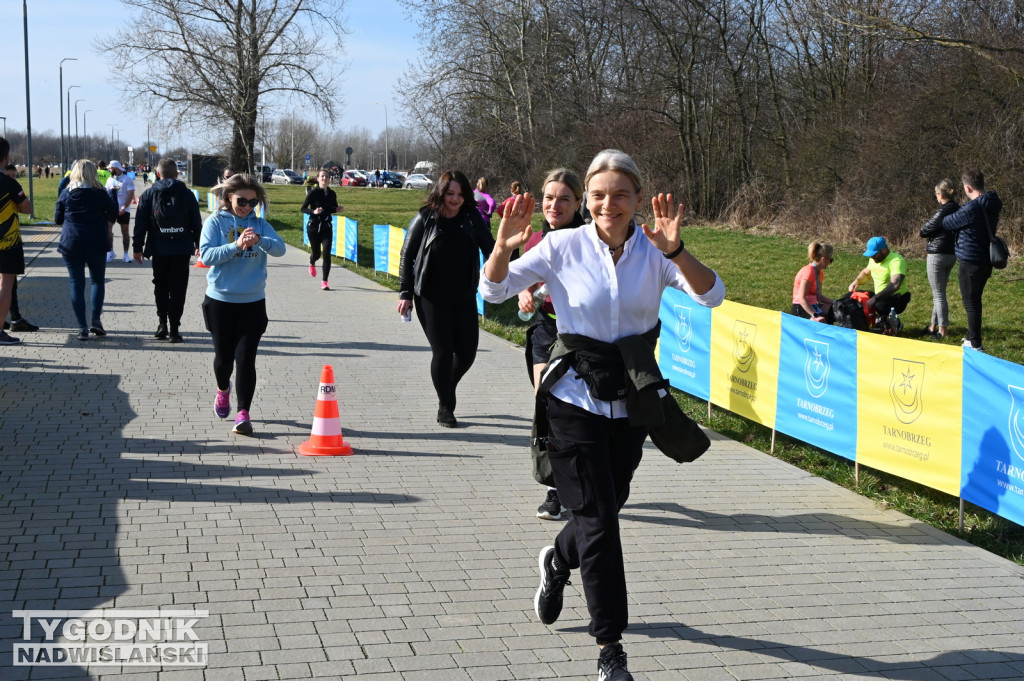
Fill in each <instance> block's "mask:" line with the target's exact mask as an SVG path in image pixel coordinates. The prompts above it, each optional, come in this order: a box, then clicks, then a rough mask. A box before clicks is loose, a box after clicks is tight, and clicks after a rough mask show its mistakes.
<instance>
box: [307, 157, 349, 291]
mask: <svg viewBox="0 0 1024 681" xmlns="http://www.w3.org/2000/svg"><path fill="white" fill-rule="evenodd" d="M316 180H317V184H318V185H319V186H317V187H316V188H315V189H312V190H310V192H309V193H308V194H306V200H305V201H303V202H302V212H303V213H305V214H307V215H308V216H309V224H307V225H306V235H307V236H308V237H309V248H310V254H309V276H311V277H315V276H316V261H317V260H319V259H320V256H321V254H322V255H323V259H324V261H323V271H322V275H323V276H322V277H321V280H320V288H321V289H322V290H324V291H327V290H329V288H330V287H329V286H328V285H327V279H328V277H329V276H330V274H331V242H332V241H333V240H334V221H333V220H332V219H331V217H332V216H333V215H334V214H335V213H337V212H339V211H341V210H343V207H342V206H339V205H338V197H337V195H336V194H335V193H334V190H333V189H331V188H330V187H328V186H327V181H328V174H327V171H326V170H321V171H320V172H319V173H318V174H317V176H316Z"/></svg>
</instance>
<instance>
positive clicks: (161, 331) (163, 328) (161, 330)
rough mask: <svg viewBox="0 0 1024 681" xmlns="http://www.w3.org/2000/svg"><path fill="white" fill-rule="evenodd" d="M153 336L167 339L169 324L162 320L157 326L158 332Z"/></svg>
mask: <svg viewBox="0 0 1024 681" xmlns="http://www.w3.org/2000/svg"><path fill="white" fill-rule="evenodd" d="M153 338H156V339H157V340H165V339H166V338H167V324H164V323H163V322H161V323H160V326H158V327H156V333H154V334H153Z"/></svg>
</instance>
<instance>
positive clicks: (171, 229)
mask: <svg viewBox="0 0 1024 681" xmlns="http://www.w3.org/2000/svg"><path fill="white" fill-rule="evenodd" d="M156 173H157V177H158V178H159V179H158V180H157V181H156V182H154V183H153V186H152V187H150V188H149V189H147V190H146V191H145V192H143V193H142V196H141V197H140V198H139V208H138V211H137V212H136V214H135V235H134V240H133V250H134V254H135V262H137V263H139V264H140V265H141V264H142V259H143V258H144V257H145V258H152V260H153V292H154V294H155V295H156V314H157V317H159V319H160V325H159V326H158V327H157V329H156V333H154V334H153V337H154V338H156V339H157V340H164V339H166V338H170V341H171V342H172V343H181V342H182V341H183V340H184V339H183V338H182V337H181V333H179V327H180V325H181V315H182V313H183V312H184V310H185V293H186V292H187V290H188V277H189V264H188V263H189V259H190V258H191V257H192V256H193V255H195V256H197V257H198V256H199V235H200V234H201V233H202V231H203V220H202V216H201V215H200V214H199V202H198V201H196V197H195V195H194V194H193V193H192V192H191V190H189V188H188V187H186V186H185V185H184V183H182V182H179V181H178V179H177V178H178V166H177V164H176V163H175V162H174V161H173V160H172V159H166V158H165V159H162V160H161V161H160V163H159V164H157V170H156ZM168 322H170V329H169V330H168Z"/></svg>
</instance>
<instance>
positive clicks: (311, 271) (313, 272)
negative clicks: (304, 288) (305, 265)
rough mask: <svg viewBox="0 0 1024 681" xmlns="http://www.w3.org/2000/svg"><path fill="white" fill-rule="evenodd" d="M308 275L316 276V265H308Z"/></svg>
mask: <svg viewBox="0 0 1024 681" xmlns="http://www.w3.org/2000/svg"><path fill="white" fill-rule="evenodd" d="M309 276H311V277H315V276H316V265H310V266H309Z"/></svg>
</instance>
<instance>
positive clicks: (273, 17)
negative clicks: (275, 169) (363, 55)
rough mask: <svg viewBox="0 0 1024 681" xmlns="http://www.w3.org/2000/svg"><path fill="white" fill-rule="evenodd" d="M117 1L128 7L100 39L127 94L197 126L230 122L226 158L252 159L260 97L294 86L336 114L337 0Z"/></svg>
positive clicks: (340, 0) (237, 164) (235, 161)
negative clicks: (124, 18) (125, 16)
mask: <svg viewBox="0 0 1024 681" xmlns="http://www.w3.org/2000/svg"><path fill="white" fill-rule="evenodd" d="M122 3H123V4H125V5H127V6H128V7H129V8H132V9H134V10H136V13H135V16H133V17H132V18H131V20H130V21H129V22H126V23H125V24H124V26H123V27H122V28H121V29H120V30H118V31H117V33H116V34H115V36H114V37H113V38H112V39H105V40H103V41H102V44H97V48H98V49H100V50H103V51H105V52H107V53H108V54H109V55H110V56H111V57H112V58H113V59H112V62H113V63H115V64H117V65H118V67H117V70H116V72H115V73H116V76H117V80H118V82H122V83H124V84H125V85H124V90H125V94H126V96H127V99H128V101H133V102H145V103H146V105H149V106H152V107H153V108H154V109H157V110H159V111H160V112H161V118H163V119H165V120H166V119H167V118H170V117H175V118H177V119H178V120H179V121H180V122H182V123H191V124H194V125H196V126H197V127H199V128H201V129H207V128H210V127H216V126H223V127H225V128H226V127H227V126H230V128H231V143H230V152H229V163H230V164H231V166H232V167H234V168H252V167H253V163H254V156H253V144H254V141H255V138H256V128H257V116H258V115H259V113H260V110H259V107H260V105H261V101H263V100H265V99H266V98H270V99H271V101H273V99H274V97H275V95H277V94H278V93H292V94H293V95H297V96H298V97H300V98H303V99H305V100H306V101H307V102H308V103H309V104H310V105H311V106H312V107H313V108H314V110H316V111H317V112H318V113H319V114H320V115H321V116H323V117H324V118H326V119H327V120H329V121H332V122H333V120H334V115H335V107H336V104H337V101H338V100H337V96H336V93H335V89H336V85H337V79H338V77H339V75H340V74H339V72H338V70H337V64H338V61H337V58H336V57H337V53H338V52H339V51H340V49H341V42H342V38H343V36H344V34H345V29H344V26H343V25H342V22H341V12H342V9H343V7H344V0H122ZM124 65H128V66H129V69H130V73H128V74H126V73H125V72H124V68H123V67H124Z"/></svg>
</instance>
